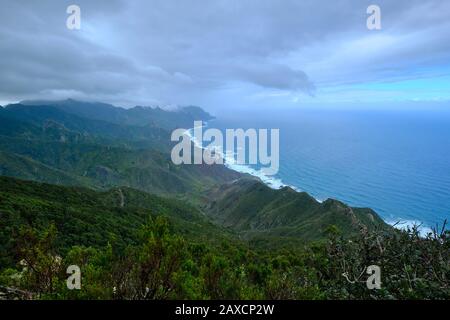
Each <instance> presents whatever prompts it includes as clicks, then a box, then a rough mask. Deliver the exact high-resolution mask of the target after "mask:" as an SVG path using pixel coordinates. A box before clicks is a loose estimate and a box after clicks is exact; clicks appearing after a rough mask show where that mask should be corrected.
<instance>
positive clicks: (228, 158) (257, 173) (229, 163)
mask: <svg viewBox="0 0 450 320" xmlns="http://www.w3.org/2000/svg"><path fill="white" fill-rule="evenodd" d="M207 125H208V124H207V123H206V122H204V125H203V126H202V127H203V128H204V127H207ZM194 129H195V128H191V129H189V130H186V132H185V134H186V135H188V136H189V138H190V139H191V141H192V142H193V143H194V146H195V147H197V148H201V149H205V148H204V147H203V146H202V142H201V141H197V139H196V138H195V137H194ZM215 151H216V152H217V150H215ZM217 153H218V155H219V156H220V157H222V158H223V159H224V165H225V166H226V167H227V168H229V169H231V170H234V171H237V172H240V173H246V174H249V175H252V176H254V177H257V178H259V179H260V180H261V181H262V182H264V183H265V184H266V185H267V186H269V187H270V188H272V189H280V188H283V187H290V188H292V189H294V190H295V191H298V192H300V191H301V190H300V189H299V188H297V187H295V186H292V185H288V184H285V183H284V182H283V181H281V179H278V178H275V177H273V176H268V175H266V174H264V173H263V172H262V170H258V169H254V168H252V167H251V166H249V165H245V164H237V163H236V160H235V154H228V153H225V154H224V153H223V152H217ZM317 201H319V200H317ZM319 202H321V201H319Z"/></svg>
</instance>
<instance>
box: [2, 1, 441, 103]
mask: <svg viewBox="0 0 450 320" xmlns="http://www.w3.org/2000/svg"><path fill="white" fill-rule="evenodd" d="M0 4H1V8H0V70H1V72H0V104H3V105H4V104H6V103H7V102H11V101H19V100H23V99H41V98H42V99H58V98H68V97H71V98H76V99H84V100H97V101H104V102H110V103H114V104H117V105H122V106H134V105H146V106H148V105H155V104H161V105H170V104H183V105H186V104H197V105H200V106H203V107H206V108H228V107H245V106H259V105H261V106H263V105H264V106H272V107H273V108H276V107H277V106H291V105H292V106H297V105H298V106H301V105H307V104H333V103H336V104H338V103H351V102H375V103H380V104H383V103H388V102H397V101H415V100H424V101H449V100H450V16H449V13H450V1H447V0H428V1H425V0H420V1H419V0H395V1H393V0H390V1H377V0H371V1H365V0H335V1H331V0H330V1H324V0H322V1H318V0H157V1H155V0H149V1H148V0H147V1H123V0H105V1H81V0H72V1H63V0H54V1H45V0H40V1H25V0H0ZM71 4H77V5H79V7H80V8H81V30H69V29H68V28H67V27H66V19H67V17H68V16H69V15H68V14H67V13H66V9H67V6H68V5H71ZM370 4H377V5H379V6H380V8H381V23H382V29H381V30H372V31H370V30H368V29H367V27H366V19H367V17H368V14H367V13H366V9H367V7H368V5H370Z"/></svg>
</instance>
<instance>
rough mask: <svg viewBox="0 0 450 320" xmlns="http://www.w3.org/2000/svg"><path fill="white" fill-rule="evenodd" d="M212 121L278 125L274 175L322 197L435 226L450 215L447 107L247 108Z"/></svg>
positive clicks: (239, 125) (217, 124) (216, 123)
mask: <svg viewBox="0 0 450 320" xmlns="http://www.w3.org/2000/svg"><path fill="white" fill-rule="evenodd" d="M209 126H210V127H215V128H219V129H222V130H223V129H226V128H230V129H236V128H244V129H248V128H256V129H258V128H279V129H280V169H279V172H278V174H277V175H276V176H274V177H271V179H276V180H278V181H282V183H283V184H286V185H291V186H294V187H296V188H297V189H299V190H302V191H306V192H308V193H310V194H311V195H312V196H314V197H315V198H317V199H319V200H325V199H327V198H335V199H339V200H341V201H343V202H345V203H347V204H349V205H352V206H357V207H370V208H372V209H374V210H375V211H376V212H377V213H378V214H380V216H381V217H382V218H383V219H384V220H385V221H387V222H390V223H393V222H396V221H399V220H401V221H403V222H406V223H410V224H411V223H413V222H417V223H422V224H423V226H424V227H434V226H436V224H439V225H442V223H443V221H444V219H449V218H450V112H449V111H443V110H441V111H436V110H433V111H407V110H403V111H400V110H396V111H386V110H385V111H374V110H365V111H358V110H345V111H343V110H314V109H300V110H284V111H283V112H277V113H274V112H270V113H266V112H261V113H254V112H251V113H248V114H245V113H242V112H241V113H236V114H235V115H230V114H228V115H221V116H219V117H218V119H217V120H214V121H213V122H211V123H210V124H209ZM253 169H256V170H257V169H258V167H257V166H255V167H254V168H253ZM266 179H267V177H266Z"/></svg>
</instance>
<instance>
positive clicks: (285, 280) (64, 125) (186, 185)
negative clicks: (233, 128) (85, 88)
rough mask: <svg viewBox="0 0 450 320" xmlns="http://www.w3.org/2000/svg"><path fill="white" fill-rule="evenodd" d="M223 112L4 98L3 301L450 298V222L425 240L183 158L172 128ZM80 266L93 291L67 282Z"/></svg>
mask: <svg viewBox="0 0 450 320" xmlns="http://www.w3.org/2000/svg"><path fill="white" fill-rule="evenodd" d="M210 118H211V116H210V115H208V114H207V113H205V112H204V111H203V110H201V109H199V108H197V107H186V108H182V109H180V110H177V111H173V112H168V111H164V110H162V109H159V108H154V109H152V108H143V107H136V108H133V109H130V110H125V109H121V108H116V107H113V106H110V105H107V104H101V103H81V102H78V101H74V100H66V101H59V102H45V103H43V102H27V103H21V104H16V105H10V106H7V107H6V108H0V299H1V298H2V296H3V295H4V293H3V292H4V291H5V290H6V292H7V296H8V297H10V294H11V293H12V294H13V297H18V298H41V299H68V298H70V299H72V298H73V299H250V298H252V299H366V298H371V299H410V298H414V299H416V298H417V299H425V298H426V299H428V298H430V299H448V298H449V297H450V289H449V282H450V281H449V279H450V263H449V262H450V259H449V258H450V257H449V255H450V250H449V249H450V248H449V235H450V233H449V231H446V229H445V226H444V227H443V228H442V230H436V232H434V233H433V234H429V235H428V236H427V237H426V238H424V237H420V236H419V234H418V231H417V230H416V229H413V230H408V231H404V232H400V231H397V230H394V229H393V228H391V227H389V226H387V225H386V224H385V223H384V222H383V221H382V220H381V219H380V217H379V216H378V215H377V214H376V213H375V212H374V211H373V210H370V209H366V208H352V207H349V206H347V205H345V204H344V203H341V202H339V201H336V200H332V199H329V200H327V201H325V202H323V203H319V202H317V201H316V200H315V199H313V198H312V197H310V196H309V195H308V194H306V193H299V192H296V191H294V190H292V189H290V188H283V189H280V190H273V189H270V188H268V187H267V186H265V185H264V184H262V183H261V182H260V181H259V180H256V179H254V178H250V177H246V176H243V175H241V174H238V173H236V172H233V171H231V170H228V169H227V168H225V167H224V166H207V165H196V166H183V165H182V166H175V165H173V163H172V162H171V161H170V155H169V153H168V150H170V146H171V142H170V141H168V137H169V132H170V130H171V129H173V128H177V127H188V126H191V125H192V123H193V120H194V119H195V120H199V119H203V120H208V119H210ZM20 179H26V180H32V181H34V182H32V181H24V180H20ZM69 265H78V266H80V267H81V271H82V289H81V290H68V289H67V287H66V279H67V277H68V275H67V274H66V268H67V267H68V266H69ZM370 265H378V266H379V267H380V268H381V271H382V274H381V280H382V285H381V289H379V290H369V289H368V288H367V287H366V279H367V277H368V275H367V274H366V269H367V267H368V266H370Z"/></svg>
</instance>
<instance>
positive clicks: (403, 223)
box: [385, 218, 433, 237]
mask: <svg viewBox="0 0 450 320" xmlns="http://www.w3.org/2000/svg"><path fill="white" fill-rule="evenodd" d="M385 222H386V223H387V224H389V225H391V226H393V227H394V228H396V229H399V230H408V229H410V230H412V228H413V227H414V226H418V231H419V235H420V236H421V237H426V236H427V235H428V234H429V233H430V232H433V230H432V229H431V228H430V227H427V226H425V225H424V224H423V223H422V222H420V221H417V220H406V219H401V218H398V219H389V220H385Z"/></svg>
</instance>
